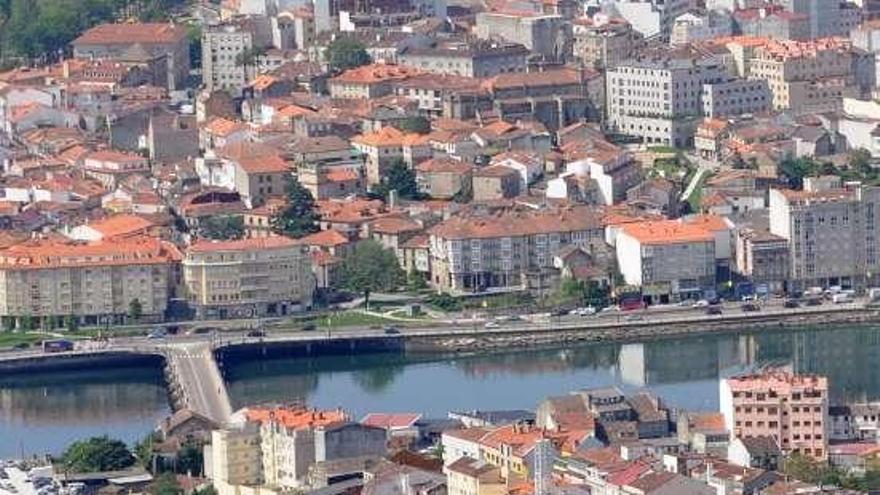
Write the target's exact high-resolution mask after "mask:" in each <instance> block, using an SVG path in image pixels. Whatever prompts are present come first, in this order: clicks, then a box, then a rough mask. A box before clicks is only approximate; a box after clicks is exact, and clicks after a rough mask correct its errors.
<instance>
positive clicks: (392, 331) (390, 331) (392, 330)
mask: <svg viewBox="0 0 880 495" xmlns="http://www.w3.org/2000/svg"><path fill="white" fill-rule="evenodd" d="M384 332H385V335H397V334H399V333H400V330H398V329H397V327H385V329H384Z"/></svg>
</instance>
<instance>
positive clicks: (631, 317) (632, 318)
mask: <svg viewBox="0 0 880 495" xmlns="http://www.w3.org/2000/svg"><path fill="white" fill-rule="evenodd" d="M625 320H626V321H644V320H645V317H644V316H642V315H629V316H627V317H626V318H625Z"/></svg>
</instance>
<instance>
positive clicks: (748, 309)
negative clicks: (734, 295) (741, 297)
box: [740, 303, 761, 312]
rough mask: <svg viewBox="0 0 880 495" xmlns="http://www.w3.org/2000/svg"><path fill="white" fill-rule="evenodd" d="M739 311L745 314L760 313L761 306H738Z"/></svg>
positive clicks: (747, 304)
mask: <svg viewBox="0 0 880 495" xmlns="http://www.w3.org/2000/svg"><path fill="white" fill-rule="evenodd" d="M740 309H742V310H743V311H745V312H753V311H761V306H758V305H757V304H755V303H746V304H743V305H742V306H740Z"/></svg>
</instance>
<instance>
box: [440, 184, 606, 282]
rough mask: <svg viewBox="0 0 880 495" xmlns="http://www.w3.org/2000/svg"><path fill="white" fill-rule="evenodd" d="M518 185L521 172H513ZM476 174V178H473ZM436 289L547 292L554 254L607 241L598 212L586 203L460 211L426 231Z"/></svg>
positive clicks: (586, 248) (552, 272)
mask: <svg viewBox="0 0 880 495" xmlns="http://www.w3.org/2000/svg"><path fill="white" fill-rule="evenodd" d="M514 176H515V177H516V179H515V180H516V181H517V183H518V182H519V175H518V174H517V173H516V172H515V171H514ZM475 178H476V176H475ZM428 233H429V236H430V250H431V251H430V252H431V271H432V277H433V280H432V282H433V284H434V287H435V288H436V289H437V290H438V291H443V292H467V291H477V290H483V289H487V288H492V287H521V288H530V289H534V290H537V291H546V290H549V288H550V286H551V282H553V279H554V278H556V279H557V281H558V276H559V274H558V273H556V270H555V269H554V268H553V255H554V253H556V252H557V251H559V250H560V249H561V248H563V247H565V246H568V245H576V246H579V247H582V248H583V249H585V250H586V251H587V252H589V251H590V249H591V246H597V245H599V244H604V230H603V226H602V222H601V217H600V215H599V213H598V212H597V211H596V210H595V209H593V208H590V207H587V206H572V207H562V208H558V209H556V208H547V209H545V210H519V209H513V210H503V211H499V212H497V213H495V214H480V213H476V212H475V213H474V214H472V215H468V214H459V215H457V216H454V217H450V218H449V219H447V220H445V221H444V222H441V223H440V224H438V225H436V226H434V227H432V228H430V229H429V230H428Z"/></svg>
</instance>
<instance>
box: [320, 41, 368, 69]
mask: <svg viewBox="0 0 880 495" xmlns="http://www.w3.org/2000/svg"><path fill="white" fill-rule="evenodd" d="M326 59H327V63H328V64H329V65H330V68H331V69H335V70H348V69H353V68H355V67H360V66H362V65H367V64H369V63H370V54H369V53H367V49H366V48H365V47H364V45H363V44H362V43H361V42H359V41H357V40H355V39H352V38H347V37H344V36H343V37H339V38H336V39H335V40H333V41H332V42H330V44H329V45H327V53H326Z"/></svg>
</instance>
